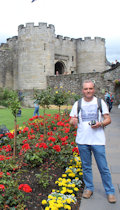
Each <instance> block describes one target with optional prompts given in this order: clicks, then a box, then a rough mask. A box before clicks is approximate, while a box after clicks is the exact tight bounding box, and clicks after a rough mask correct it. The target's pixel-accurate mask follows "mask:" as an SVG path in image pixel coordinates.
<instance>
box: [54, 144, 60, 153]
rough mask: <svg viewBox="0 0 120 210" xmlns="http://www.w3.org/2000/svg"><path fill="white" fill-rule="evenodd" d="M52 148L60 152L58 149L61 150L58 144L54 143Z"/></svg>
mask: <svg viewBox="0 0 120 210" xmlns="http://www.w3.org/2000/svg"><path fill="white" fill-rule="evenodd" d="M53 149H54V150H56V152H60V151H61V147H60V145H55V146H54V147H53Z"/></svg>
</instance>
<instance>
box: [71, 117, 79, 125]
mask: <svg viewBox="0 0 120 210" xmlns="http://www.w3.org/2000/svg"><path fill="white" fill-rule="evenodd" d="M70 124H71V125H73V126H77V124H78V118H77V117H76V116H75V115H74V117H71V119H70Z"/></svg>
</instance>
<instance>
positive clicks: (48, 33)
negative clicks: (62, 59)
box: [18, 23, 55, 90]
mask: <svg viewBox="0 0 120 210" xmlns="http://www.w3.org/2000/svg"><path fill="white" fill-rule="evenodd" d="M54 32H55V29H54V26H53V25H49V26H47V24H46V23H39V25H38V26H34V23H27V24H26V27H24V25H20V26H19V27H18V83H19V84H18V89H20V90H22V89H24V90H25V89H27V90H30V89H33V88H36V89H44V88H46V75H53V74H54V36H55V34H54Z"/></svg>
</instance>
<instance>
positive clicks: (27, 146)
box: [22, 143, 30, 150]
mask: <svg viewBox="0 0 120 210" xmlns="http://www.w3.org/2000/svg"><path fill="white" fill-rule="evenodd" d="M22 149H23V150H28V149H30V145H29V144H28V143H26V144H24V145H23V146H22Z"/></svg>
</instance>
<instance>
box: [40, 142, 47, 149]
mask: <svg viewBox="0 0 120 210" xmlns="http://www.w3.org/2000/svg"><path fill="white" fill-rule="evenodd" d="M39 147H40V148H41V147H43V148H44V149H47V148H48V146H47V144H46V143H40V145H39Z"/></svg>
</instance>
